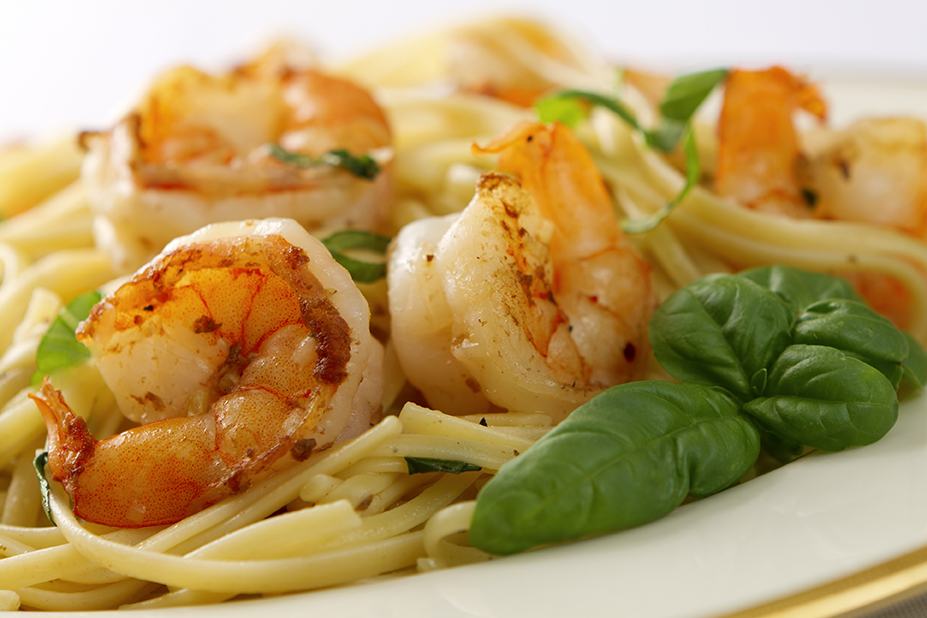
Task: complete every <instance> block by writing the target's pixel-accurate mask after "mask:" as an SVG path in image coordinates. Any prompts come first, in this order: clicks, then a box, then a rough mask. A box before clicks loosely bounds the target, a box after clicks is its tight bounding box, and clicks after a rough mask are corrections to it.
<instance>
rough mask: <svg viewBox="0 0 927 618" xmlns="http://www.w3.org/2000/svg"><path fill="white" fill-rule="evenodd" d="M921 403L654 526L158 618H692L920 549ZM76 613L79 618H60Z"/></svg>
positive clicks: (879, 100) (845, 89)
mask: <svg viewBox="0 0 927 618" xmlns="http://www.w3.org/2000/svg"><path fill="white" fill-rule="evenodd" d="M873 85H874V82H872V81H871V80H866V81H854V80H847V79H841V80H835V81H832V82H830V83H825V84H824V87H825V90H826V92H827V94H828V96H829V97H830V98H831V99H832V100H834V101H837V104H836V110H835V111H836V114H835V116H836V121H837V122H838V123H842V122H844V121H846V120H847V119H849V118H852V117H854V116H855V115H857V114H858V113H861V112H870V113H871V112H873V111H879V112H888V113H902V112H907V113H914V112H919V113H920V114H921V115H922V116H924V115H927V82H921V83H903V84H898V83H894V84H892V83H888V84H881V83H878V82H875V85H876V87H873ZM925 478H927V398H925V397H924V396H919V397H917V398H915V399H913V400H911V401H908V402H906V403H905V404H904V405H903V406H902V408H901V414H900V418H899V421H898V424H897V425H896V426H895V427H894V428H893V429H892V431H891V432H890V433H889V434H888V435H887V436H886V437H885V438H883V439H882V440H881V441H880V442H878V443H877V444H874V445H872V446H868V447H865V448H860V449H855V450H851V451H846V452H842V453H831V454H815V455H811V456H808V457H806V458H804V459H801V460H799V461H797V462H794V463H792V464H790V465H788V466H785V467H783V468H781V469H779V470H776V471H774V472H772V473H770V474H767V475H765V476H763V477H760V478H758V479H756V480H753V481H751V482H749V483H746V484H744V485H740V486H738V487H735V488H732V489H730V490H727V491H725V492H722V493H721V494H718V495H716V496H713V497H711V498H708V499H706V500H703V501H701V502H696V503H693V504H690V505H687V506H684V507H682V508H679V509H677V510H676V511H675V512H674V513H672V514H671V515H670V516H668V517H666V518H664V519H662V520H660V521H657V522H654V523H652V524H649V525H646V526H643V527H640V528H637V529H634V530H629V531H624V532H620V533H616V534H611V535H607V536H604V537H601V538H597V539H593V540H589V541H584V542H581V543H574V544H569V545H564V546H561V547H557V548H553V549H546V550H543V551H537V552H533V553H529V554H523V555H520V556H514V557H509V558H504V559H499V560H495V561H492V562H489V563H484V564H478V565H472V566H467V567H460V568H456V569H450V570H446V571H439V572H434V573H428V574H423V575H415V576H410V577H403V578H394V579H386V580H379V581H375V582H372V583H367V584H363V585H355V586H346V587H342V588H337V589H330V590H323V591H317V592H312V593H306V594H296V595H290V596H283V597H277V598H271V599H263V600H256V601H243V602H238V603H233V604H228V605H222V606H207V607H194V608H184V609H176V610H159V611H147V612H143V613H144V614H146V615H162V614H163V615H165V616H171V617H174V616H219V615H221V616H251V615H253V614H254V613H255V612H260V613H265V614H268V615H269V614H274V615H294V614H295V615H313V616H339V617H344V618H349V617H354V618H387V617H393V616H401V617H402V618H435V617H438V616H440V617H442V618H458V617H459V618H463V617H472V616H485V617H513V616H532V617H534V618H545V617H550V618H554V617H557V618H561V617H565V616H584V617H594V616H630V617H634V618H704V617H708V616H715V615H718V614H724V613H729V612H734V611H737V610H741V609H744V608H747V607H751V606H754V605H757V604H761V603H765V602H768V601H771V600H774V599H778V598H781V597H785V596H789V595H793V594H795V593H797V592H800V591H802V590H805V589H807V588H809V587H813V586H816V585H819V584H822V583H825V582H828V581H832V580H835V579H838V578H841V577H844V576H847V575H849V574H852V573H856V572H858V571H860V570H863V569H866V568H868V567H871V566H873V565H877V564H880V563H883V562H885V561H887V560H890V559H892V558H894V557H897V556H900V555H902V554H905V553H907V552H910V551H913V550H915V549H917V548H920V547H923V546H927V482H925ZM61 615H65V616H67V615H71V616H77V615H80V614H67V613H66V614H61Z"/></svg>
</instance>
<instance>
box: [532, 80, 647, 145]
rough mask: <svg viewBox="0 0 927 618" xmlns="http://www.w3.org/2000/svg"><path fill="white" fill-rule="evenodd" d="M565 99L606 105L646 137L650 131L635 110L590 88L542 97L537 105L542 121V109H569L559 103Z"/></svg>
mask: <svg viewBox="0 0 927 618" xmlns="http://www.w3.org/2000/svg"><path fill="white" fill-rule="evenodd" d="M564 99H568V100H569V99H573V100H578V101H585V102H586V103H590V104H592V105H598V106H599V107H604V108H605V109H607V110H610V111H611V112H613V113H614V114H616V115H617V116H618V117H619V118H621V119H622V120H624V121H625V122H626V123H628V125H630V126H631V127H632V128H634V129H637V130H638V131H640V132H641V133H643V134H644V135H645V137H646V135H647V133H648V131H647V129H645V128H644V127H643V126H641V124H640V123H639V122H638V121H637V117H636V116H635V115H634V112H632V111H631V110H630V109H629V108H628V107H627V106H626V105H625V104H624V103H623V102H621V101H620V100H619V99H616V98H614V97H609V96H606V95H604V94H601V93H598V92H592V91H590V90H561V91H559V92H555V93H554V94H551V95H548V96H546V97H544V98H543V99H541V101H540V102H539V103H538V104H537V105H535V109H536V110H537V111H538V113H539V117H540V118H541V119H542V122H544V120H543V117H542V116H540V113H541V112H542V111H543V112H544V113H547V114H550V113H551V111H552V110H556V111H561V112H562V111H563V110H565V109H568V108H567V107H566V106H565V105H563V104H562V103H559V102H560V101H562V100H564ZM573 113H575V112H570V114H571V115H572V114H573ZM568 119H569V118H568Z"/></svg>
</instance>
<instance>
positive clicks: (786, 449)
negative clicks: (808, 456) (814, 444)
mask: <svg viewBox="0 0 927 618" xmlns="http://www.w3.org/2000/svg"><path fill="white" fill-rule="evenodd" d="M759 429H760V446H761V448H762V449H763V451H764V452H765V453H766V454H767V455H769V456H770V457H772V458H773V459H775V460H776V461H778V462H779V463H783V464H785V463H789V462H790V461H793V460H795V459H797V458H798V456H799V455H801V454H802V453H803V452H804V450H805V447H804V446H802V445H801V444H799V443H798V442H792V441H791V440H786V439H785V438H780V437H779V436H777V435H776V434H773V433H770V432H768V431H766V430H765V429H763V428H762V427H760V428H759Z"/></svg>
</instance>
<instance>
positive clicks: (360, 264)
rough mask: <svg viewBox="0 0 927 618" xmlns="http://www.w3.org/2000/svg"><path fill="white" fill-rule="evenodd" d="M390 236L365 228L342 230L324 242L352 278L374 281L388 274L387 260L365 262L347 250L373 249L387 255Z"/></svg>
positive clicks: (358, 280)
mask: <svg viewBox="0 0 927 618" xmlns="http://www.w3.org/2000/svg"><path fill="white" fill-rule="evenodd" d="M390 240H391V239H390V238H387V237H386V236H380V235H379V234H374V233H373V232H366V231H363V230H342V231H340V232H335V233H334V234H332V235H331V236H329V237H328V238H325V239H324V240H323V241H322V243H323V244H324V245H325V247H326V248H327V249H328V250H329V252H330V253H331V254H332V257H333V258H335V261H336V262H338V263H339V264H341V265H342V266H344V267H345V268H346V269H347V271H348V272H349V273H351V278H352V279H354V281H357V282H358V283H373V282H374V281H378V280H379V279H382V278H383V277H385V276H386V263H385V262H364V261H361V260H356V259H354V258H352V257H350V256H348V255H346V254H345V253H344V252H345V251H351V250H361V251H371V252H373V253H377V254H379V255H386V249H387V248H388V247H389V243H390Z"/></svg>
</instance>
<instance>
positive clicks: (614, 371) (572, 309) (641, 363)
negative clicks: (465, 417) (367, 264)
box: [388, 122, 656, 420]
mask: <svg viewBox="0 0 927 618" xmlns="http://www.w3.org/2000/svg"><path fill="white" fill-rule="evenodd" d="M478 150H479V151H480V152H482V153H483V154H499V168H500V170H501V171H502V172H507V173H498V172H491V173H487V174H484V175H483V176H482V177H481V178H480V180H479V183H478V185H477V191H476V195H475V196H474V198H473V200H472V201H471V202H470V204H469V205H468V206H467V208H466V209H465V210H464V211H463V212H462V213H461V214H460V215H451V216H449V217H445V218H433V219H424V220H421V221H418V222H416V223H413V224H411V225H408V226H406V227H405V228H404V229H403V230H402V232H401V233H400V235H399V236H398V237H397V239H396V242H395V245H394V247H393V248H392V251H391V255H390V259H389V269H388V271H389V274H388V276H389V297H390V298H389V300H390V312H391V315H392V332H393V341H394V344H395V346H396V351H397V353H398V356H399V360H400V362H401V364H402V366H403V368H404V370H405V372H406V375H407V376H408V379H409V381H410V382H411V383H412V384H413V385H415V386H416V387H417V388H419V389H420V390H421V391H422V393H423V394H424V395H425V397H426V398H427V399H428V400H429V402H430V403H431V404H432V405H434V406H437V407H441V409H443V410H444V411H445V412H450V413H457V414H463V413H471V414H473V413H480V412H482V411H485V410H488V409H490V408H491V407H492V406H498V407H501V408H505V409H508V410H518V411H532V412H533V411H543V412H547V413H549V414H551V415H552V416H553V417H554V418H555V420H560V419H562V418H564V417H565V416H566V415H567V414H569V412H570V411H572V410H573V409H574V408H575V407H576V406H577V405H579V404H581V403H583V402H584V401H586V400H588V399H589V398H591V397H592V396H593V395H595V394H597V393H598V392H600V391H602V390H604V389H605V388H607V387H609V386H612V385H615V384H618V383H622V382H627V381H629V380H632V379H635V378H638V377H641V376H642V375H643V373H644V370H645V369H646V366H647V359H648V356H649V353H648V351H649V340H648V337H647V324H648V321H649V319H650V314H651V313H652V311H653V309H654V307H655V304H656V300H655V294H654V291H653V285H652V282H651V276H650V266H649V265H648V264H647V263H646V262H645V261H644V260H643V258H642V257H641V256H640V255H639V254H638V252H637V251H636V249H635V248H634V247H633V246H632V245H631V243H630V242H629V241H628V239H627V238H626V237H625V236H624V234H623V233H622V232H621V229H620V226H619V223H618V220H617V217H616V215H615V212H614V210H613V207H612V203H611V200H610V198H609V196H608V193H607V192H606V190H605V186H604V182H603V180H602V178H601V177H600V176H599V173H598V170H597V169H596V167H595V165H594V163H593V162H592V159H591V157H590V156H589V154H588V152H587V151H586V150H585V148H584V147H583V146H582V144H581V143H580V142H579V140H578V139H577V138H576V137H575V136H574V135H573V134H572V132H571V131H570V130H569V129H567V128H566V127H564V126H562V125H557V124H554V125H542V124H535V123H530V122H525V123H522V124H519V125H517V126H515V127H514V128H513V129H512V130H511V131H510V132H508V133H506V134H505V135H503V136H502V137H500V138H498V139H497V140H495V141H493V142H492V143H491V144H489V145H488V146H486V147H484V148H480V149H478Z"/></svg>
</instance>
